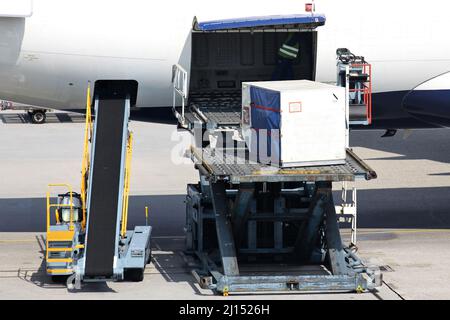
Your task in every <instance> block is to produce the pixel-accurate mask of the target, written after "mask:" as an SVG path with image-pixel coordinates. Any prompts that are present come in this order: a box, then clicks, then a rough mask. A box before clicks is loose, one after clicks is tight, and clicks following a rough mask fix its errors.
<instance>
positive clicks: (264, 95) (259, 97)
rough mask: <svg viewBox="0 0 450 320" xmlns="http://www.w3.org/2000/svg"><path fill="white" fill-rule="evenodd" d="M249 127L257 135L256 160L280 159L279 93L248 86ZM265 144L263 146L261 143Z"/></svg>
mask: <svg viewBox="0 0 450 320" xmlns="http://www.w3.org/2000/svg"><path fill="white" fill-rule="evenodd" d="M250 96H251V102H252V103H251V119H252V121H251V127H252V129H253V131H254V132H255V133H256V137H257V141H258V142H257V152H258V161H260V162H267V161H268V159H270V161H272V162H273V161H277V162H278V161H279V160H280V143H281V141H280V129H281V113H280V110H281V109H280V108H281V106H280V101H281V100H280V99H281V98H280V93H279V92H276V91H271V90H267V89H263V88H258V87H251V88H250ZM262 143H264V144H265V146H266V147H265V148H264V147H263V146H262V145H261V144H262Z"/></svg>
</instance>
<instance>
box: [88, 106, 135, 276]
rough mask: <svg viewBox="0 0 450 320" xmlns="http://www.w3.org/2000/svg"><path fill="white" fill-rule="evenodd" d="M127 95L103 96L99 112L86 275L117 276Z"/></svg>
mask: <svg viewBox="0 0 450 320" xmlns="http://www.w3.org/2000/svg"><path fill="white" fill-rule="evenodd" d="M125 102H126V100H125V99H111V100H100V101H99V105H98V111H97V115H96V122H97V125H96V131H95V146H94V149H95V151H94V159H93V163H92V164H91V170H93V171H92V181H91V184H90V194H91V198H90V199H91V201H90V204H89V208H88V215H89V220H88V226H87V241H86V265H85V276H87V277H105V278H110V277H112V276H113V260H114V252H115V243H116V240H117V239H116V238H117V235H116V231H117V230H116V227H117V218H118V217H117V209H118V204H119V193H120V172H121V162H122V149H123V148H124V146H122V137H123V126H124V121H125V110H126V107H125Z"/></svg>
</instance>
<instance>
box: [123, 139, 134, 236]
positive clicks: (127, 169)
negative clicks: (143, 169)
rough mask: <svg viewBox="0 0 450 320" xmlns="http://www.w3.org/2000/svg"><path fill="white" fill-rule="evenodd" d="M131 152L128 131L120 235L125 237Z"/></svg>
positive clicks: (131, 140) (131, 147)
mask: <svg viewBox="0 0 450 320" xmlns="http://www.w3.org/2000/svg"><path fill="white" fill-rule="evenodd" d="M132 154H133V133H132V132H130V135H129V137H128V144H127V155H126V160H125V180H124V181H125V185H124V192H123V207H122V230H121V236H122V238H125V236H126V233H127V223H128V200H129V197H130V174H131V156H132Z"/></svg>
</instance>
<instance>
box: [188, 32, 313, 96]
mask: <svg viewBox="0 0 450 320" xmlns="http://www.w3.org/2000/svg"><path fill="white" fill-rule="evenodd" d="M289 32H299V33H300V36H299V38H300V57H299V58H297V59H296V60H295V62H294V63H293V71H294V79H293V80H314V79H315V71H316V49H317V32H316V31H291V30H283V31H281V30H277V31H266V30H264V31H253V32H252V31H248V30H242V31H240V30H235V31H222V32H193V33H192V62H191V74H190V88H189V89H190V90H189V91H190V95H191V96H196V95H197V94H201V93H208V92H215V93H217V92H219V93H220V94H226V93H227V92H234V93H235V94H237V95H238V96H239V97H240V96H241V87H242V82H249V81H271V80H272V76H273V73H274V71H275V69H276V67H277V61H278V50H279V48H280V47H281V46H282V44H283V43H284V41H285V40H286V39H287V37H288V35H289ZM238 92H239V93H238Z"/></svg>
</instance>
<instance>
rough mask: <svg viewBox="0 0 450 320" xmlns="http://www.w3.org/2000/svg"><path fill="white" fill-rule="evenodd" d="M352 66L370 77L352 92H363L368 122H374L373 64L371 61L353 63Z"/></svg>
mask: <svg viewBox="0 0 450 320" xmlns="http://www.w3.org/2000/svg"><path fill="white" fill-rule="evenodd" d="M352 68H353V69H355V68H360V69H361V73H362V74H367V75H368V79H367V81H365V82H364V83H363V85H362V88H358V89H356V88H355V89H350V90H349V92H350V93H356V94H361V96H362V101H363V103H364V105H366V107H367V112H366V117H367V124H369V125H370V124H372V65H371V64H369V63H353V64H352Z"/></svg>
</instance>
